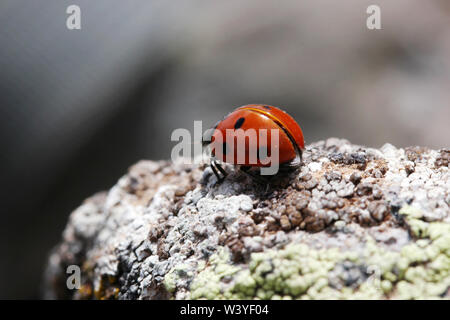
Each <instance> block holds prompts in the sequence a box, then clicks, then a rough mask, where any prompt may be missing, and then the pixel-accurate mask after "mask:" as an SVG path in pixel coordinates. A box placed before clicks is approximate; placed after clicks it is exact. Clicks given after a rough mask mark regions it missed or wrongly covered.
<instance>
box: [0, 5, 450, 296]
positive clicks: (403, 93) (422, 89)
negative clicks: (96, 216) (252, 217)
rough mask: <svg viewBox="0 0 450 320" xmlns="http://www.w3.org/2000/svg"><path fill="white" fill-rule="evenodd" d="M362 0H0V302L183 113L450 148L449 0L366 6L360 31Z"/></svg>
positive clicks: (33, 290) (35, 283)
mask: <svg viewBox="0 0 450 320" xmlns="http://www.w3.org/2000/svg"><path fill="white" fill-rule="evenodd" d="M372 2H373V1H365V0H364V1H360V0H351V1H345V2H344V3H343V2H336V1H331V0H329V1H314V2H309V3H301V2H300V1H292V2H282V3H283V5H280V3H279V2H275V1H268V0H267V1H261V0H254V1H242V0H233V1H226V2H225V1H213V2H205V1H177V2H169V1H163V2H161V1H145V0H139V1H137V0H134V1H119V0H114V1H113V0H108V1H87V0H77V1H57V0H55V1H48V0H46V1H39V2H36V1H35V2H31V1H24V0H6V1H2V3H1V4H0V21H1V27H0V70H1V75H0V99H1V101H0V108H1V109H0V134H1V136H0V137H1V143H2V145H1V150H2V152H1V155H0V159H1V168H0V170H1V175H0V177H1V179H2V188H3V190H2V191H1V194H2V203H1V207H0V208H1V214H2V217H1V218H2V220H1V221H2V222H1V224H0V235H1V239H0V249H1V252H2V258H1V259H0V275H1V276H0V298H37V297H39V283H40V281H41V277H42V270H43V266H44V263H45V260H46V258H47V254H48V251H49V250H50V249H51V247H52V246H53V245H54V244H55V243H56V242H57V241H58V239H59V238H60V236H61V232H62V230H63V228H64V225H65V223H66V219H67V216H68V214H69V213H70V211H71V210H73V209H74V208H75V207H76V206H77V205H78V204H79V203H80V202H81V201H82V200H83V199H84V198H86V197H87V196H89V195H91V194H93V193H94V192H96V191H99V190H103V189H108V188H109V187H110V186H111V185H112V184H114V183H115V181H116V180H117V179H118V178H119V177H120V175H122V174H123V173H125V171H126V169H127V167H128V166H130V165H131V164H133V163H134V162H136V161H137V160H139V159H142V158H149V159H160V158H169V157H170V150H171V148H172V146H173V144H172V143H171V142H170V134H171V132H172V131H173V130H174V129H175V128H180V127H183V128H188V129H192V127H193V121H194V120H203V121H204V126H207V125H212V124H214V123H215V122H216V121H217V120H219V119H221V118H222V117H223V116H224V115H225V114H226V113H227V112H229V111H230V110H232V109H233V108H235V107H237V106H239V105H243V104H248V103H266V104H272V105H275V106H280V107H282V108H284V109H285V110H286V111H287V112H289V113H290V114H291V115H293V116H294V117H295V118H296V119H297V120H298V122H299V123H300V124H301V126H302V128H303V130H304V133H305V138H306V141H307V143H309V142H312V141H315V140H319V139H324V138H327V137H329V136H337V137H345V138H347V139H349V140H351V141H352V142H353V143H358V144H363V145H368V146H374V147H379V146H381V145H382V144H384V143H385V142H390V143H392V144H394V145H396V146H402V147H404V146H408V145H424V146H428V147H433V148H440V147H448V146H449V137H450V126H449V125H448V123H449V119H450V106H449V101H450V91H449V83H450V59H449V57H450V22H449V21H450V20H449V17H450V6H449V3H448V2H447V1H445V0H442V1H427V2H425V1H420V0H414V1H406V0H405V1H395V2H393V1H376V4H378V5H379V6H380V7H381V12H382V15H381V17H382V30H374V31H370V30H367V28H366V18H367V14H366V8H367V7H368V5H370V4H373V3H372ZM71 4H77V5H79V6H80V7H81V19H82V29H81V30H68V29H67V28H66V23H65V22H66V18H67V14H66V8H67V7H68V6H69V5H71ZM205 129H206V128H205Z"/></svg>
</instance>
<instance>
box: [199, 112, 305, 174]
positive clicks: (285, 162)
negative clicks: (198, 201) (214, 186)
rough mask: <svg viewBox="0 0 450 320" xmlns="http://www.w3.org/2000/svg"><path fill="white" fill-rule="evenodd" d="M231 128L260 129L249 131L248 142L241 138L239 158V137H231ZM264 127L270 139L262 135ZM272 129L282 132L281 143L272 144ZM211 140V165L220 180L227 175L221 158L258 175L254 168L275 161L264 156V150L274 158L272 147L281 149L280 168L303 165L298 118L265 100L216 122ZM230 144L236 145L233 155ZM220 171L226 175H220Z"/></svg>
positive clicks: (279, 137)
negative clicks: (261, 155)
mask: <svg viewBox="0 0 450 320" xmlns="http://www.w3.org/2000/svg"><path fill="white" fill-rule="evenodd" d="M227 129H228V131H229V132H237V131H236V130H238V129H242V130H243V131H241V133H242V132H249V131H248V130H249V129H253V132H256V135H253V136H251V135H249V136H247V137H246V138H245V145H242V140H240V141H241V144H240V145H241V147H242V148H243V151H244V152H243V153H244V156H242V155H241V156H240V158H238V155H239V151H238V138H237V136H234V141H230V136H228V137H227ZM261 129H266V130H264V131H266V132H267V136H266V137H267V139H263V138H264V137H265V136H263V138H261V136H260V131H263V130H261ZM272 129H275V130H277V133H278V145H277V146H272V145H271V130H272ZM255 137H256V139H255ZM231 138H233V137H231ZM252 138H253V139H252ZM208 140H209V141H204V142H203V144H204V145H209V144H211V145H212V146H213V150H212V152H211V158H212V161H211V168H212V170H213V172H214V174H215V175H216V177H217V179H218V180H219V181H222V180H223V179H224V178H225V176H226V171H225V170H224V169H223V168H222V167H221V166H220V164H219V163H218V162H217V160H220V161H223V162H228V163H231V164H234V165H237V166H238V167H239V169H240V170H242V171H243V172H245V173H248V174H250V175H251V176H252V177H254V178H257V179H258V177H257V175H255V174H254V173H253V171H251V169H253V168H261V167H266V166H269V165H272V163H269V164H268V163H267V161H264V160H267V159H268V158H266V159H262V158H260V154H265V155H267V157H269V158H273V157H272V154H271V150H277V152H278V163H277V164H278V166H279V168H280V169H282V170H283V171H287V170H292V169H296V168H298V167H299V166H300V164H301V156H302V152H303V149H304V148H305V142H304V139H303V132H302V129H301V128H300V126H299V125H298V124H297V122H296V121H295V120H294V119H293V118H292V117H291V116H290V115H288V114H287V113H286V112H284V111H282V110H280V109H278V108H276V107H273V106H269V105H261V104H248V105H245V106H242V107H239V108H237V109H236V110H234V111H233V112H232V113H230V114H228V116H226V117H225V118H224V119H223V120H222V121H219V122H218V123H217V124H216V126H215V127H214V131H213V132H212V135H211V138H210V139H208ZM219 144H221V145H219ZM230 145H233V146H234V153H233V154H232V155H231V156H230V151H233V150H230V149H231V147H230ZM272 147H274V149H272ZM263 148H264V149H265V151H264V152H263V151H262V149H263ZM255 150H256V157H255V156H253V157H252V152H253V151H255ZM227 155H228V156H227ZM233 155H234V156H233ZM255 158H256V159H255ZM218 171H220V173H221V174H222V175H223V177H221V176H220V175H219V172H218Z"/></svg>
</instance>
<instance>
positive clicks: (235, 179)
mask: <svg viewBox="0 0 450 320" xmlns="http://www.w3.org/2000/svg"><path fill="white" fill-rule="evenodd" d="M449 159H450V151H449V150H448V149H442V150H429V149H427V148H421V147H411V148H406V149H398V148H395V147H394V146H392V145H390V144H386V145H384V146H383V147H382V148H381V149H371V148H365V147H362V146H357V145H353V144H351V143H349V142H348V141H347V140H342V139H336V138H330V139H328V140H326V141H319V142H317V143H313V144H310V145H308V146H307V148H306V151H305V152H304V155H303V163H304V165H303V166H302V167H301V169H300V171H299V172H298V173H295V174H294V175H292V176H291V177H285V178H283V179H281V180H278V181H276V182H274V183H273V186H272V187H270V188H266V187H264V186H261V185H258V184H257V183H253V182H252V181H251V180H250V179H249V178H248V177H247V176H246V175H243V174H242V173H240V172H234V171H233V168H232V167H226V169H227V170H228V171H229V172H230V175H229V176H228V177H227V179H226V180H225V181H224V182H223V183H221V184H217V181H216V178H215V176H214V175H213V174H212V171H211V170H210V169H209V167H207V165H206V164H204V163H198V164H194V165H184V164H182V163H181V162H179V163H171V162H164V161H161V162H154V161H141V162H139V163H137V164H136V165H134V166H133V167H131V168H130V170H129V172H128V173H127V174H126V175H125V176H123V177H122V178H121V179H120V180H119V181H118V183H117V184H116V185H115V186H114V187H112V188H111V190H109V191H108V192H104V193H99V194H97V195H95V196H93V197H91V198H89V199H87V200H86V201H85V202H84V203H83V204H82V205H81V206H80V207H79V208H78V209H76V210H75V211H74V212H73V213H72V214H71V216H70V219H69V222H68V224H67V227H66V229H65V231H64V233H63V239H62V241H61V243H60V244H59V245H58V246H57V247H56V248H55V249H54V251H53V252H52V254H51V256H50V258H49V262H48V267H47V270H46V274H45V289H44V297H45V298H74V299H91V298H96V299H109V298H112V299H204V298H206V299H233V298H238V299H252V298H259V299H341V298H342V299H359V298H360V299H421V298H444V299H448V298H449V297H450V289H449V288H450V209H449V205H450V171H449ZM69 265H79V266H80V267H81V270H82V286H81V288H80V289H79V290H68V289H67V287H66V279H67V278H66V277H67V274H66V268H67V266H69Z"/></svg>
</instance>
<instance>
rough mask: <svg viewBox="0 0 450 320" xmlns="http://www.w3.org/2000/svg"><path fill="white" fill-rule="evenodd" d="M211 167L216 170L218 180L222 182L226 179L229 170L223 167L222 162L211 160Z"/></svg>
mask: <svg viewBox="0 0 450 320" xmlns="http://www.w3.org/2000/svg"><path fill="white" fill-rule="evenodd" d="M210 166H211V169H212V171H213V172H214V175H215V176H216V178H217V182H219V183H221V182H222V181H223V180H225V177H226V176H227V172H226V171H225V170H224V169H223V168H222V166H221V165H220V164H218V163H217V162H216V161H214V160H213V161H211V164H210ZM218 171H220V173H221V174H222V176H221V175H220V174H219V172H218Z"/></svg>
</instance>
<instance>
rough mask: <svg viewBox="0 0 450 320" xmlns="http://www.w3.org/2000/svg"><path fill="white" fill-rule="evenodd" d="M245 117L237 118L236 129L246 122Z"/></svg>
mask: <svg viewBox="0 0 450 320" xmlns="http://www.w3.org/2000/svg"><path fill="white" fill-rule="evenodd" d="M244 121H245V118H239V119H237V121H236V123H235V124H234V129H239V128H240V127H242V125H243V124H244Z"/></svg>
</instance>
